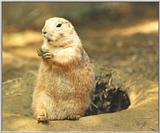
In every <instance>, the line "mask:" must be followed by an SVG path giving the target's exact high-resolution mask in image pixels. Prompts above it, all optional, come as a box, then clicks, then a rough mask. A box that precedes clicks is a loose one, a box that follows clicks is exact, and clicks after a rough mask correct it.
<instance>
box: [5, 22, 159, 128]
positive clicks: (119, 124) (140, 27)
mask: <svg viewBox="0 0 160 133" xmlns="http://www.w3.org/2000/svg"><path fill="white" fill-rule="evenodd" d="M146 27H147V28H146ZM78 32H79V35H80V37H81V39H82V42H83V44H84V48H85V49H86V51H87V52H88V54H89V56H90V57H91V58H92V60H93V62H94V64H95V71H96V74H98V73H100V72H102V73H104V72H105V71H113V73H114V74H113V78H114V79H115V81H116V82H117V83H118V84H123V85H125V86H127V87H126V88H127V89H126V90H125V91H126V92H127V93H128V95H129V98H130V100H131V106H130V107H129V108H128V109H126V110H122V111H119V112H115V113H105V114H100V115H94V116H87V117H83V118H81V119H80V120H78V121H67V120H65V121H51V122H49V124H47V125H43V124H38V123H37V121H36V120H35V119H33V118H32V112H31V101H32V92H33V88H34V84H35V80H36V75H37V70H38V66H39V63H40V59H39V58H38V56H37V54H36V49H37V48H38V47H40V45H41V43H42V41H41V35H40V33H37V32H32V31H27V32H24V33H19V34H4V36H3V99H2V100H3V105H2V107H3V119H2V120H3V121H2V127H3V130H5V131H59V130H60V131H64V130H67V131H73V130H74V131H97V130H101V131H111V130H112V131H132V130H133V131H135V130H137V131H142V130H143V131H144V130H151V131H153V130H154V131H155V130H158V22H157V21H151V22H145V23H141V24H134V25H132V26H130V27H129V26H128V27H123V28H113V29H112V30H107V29H106V30H105V29H104V28H103V29H101V30H95V29H92V30H91V29H81V30H80V31H78ZM97 32H98V34H97ZM27 36H30V37H27ZM23 38H25V43H24V42H23V43H20V44H23V45H19V44H18V43H15V42H16V41H17V42H20V41H21V40H22V41H23ZM31 38H32V39H31Z"/></svg>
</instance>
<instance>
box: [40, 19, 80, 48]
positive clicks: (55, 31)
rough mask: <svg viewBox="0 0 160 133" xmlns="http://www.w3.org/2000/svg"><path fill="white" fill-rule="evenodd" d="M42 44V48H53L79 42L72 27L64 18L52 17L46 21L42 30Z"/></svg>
mask: <svg viewBox="0 0 160 133" xmlns="http://www.w3.org/2000/svg"><path fill="white" fill-rule="evenodd" d="M42 34H43V37H44V44H43V46H42V47H47V48H55V47H66V45H69V44H72V43H73V42H75V41H76V39H77V41H79V37H78V35H77V33H76V32H75V30H74V27H73V25H72V24H71V23H70V22H69V21H68V20H66V19H64V18H58V17H53V18H50V19H48V20H46V22H45V25H44V27H43V29H42Z"/></svg>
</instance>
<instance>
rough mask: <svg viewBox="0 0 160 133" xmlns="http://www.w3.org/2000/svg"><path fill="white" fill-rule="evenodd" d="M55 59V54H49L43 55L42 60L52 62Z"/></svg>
mask: <svg viewBox="0 0 160 133" xmlns="http://www.w3.org/2000/svg"><path fill="white" fill-rule="evenodd" d="M53 57H54V55H53V53H49V52H47V53H45V54H43V55H42V58H43V59H45V60H48V61H51V60H52V59H53Z"/></svg>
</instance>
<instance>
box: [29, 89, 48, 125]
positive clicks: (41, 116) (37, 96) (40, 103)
mask: <svg viewBox="0 0 160 133" xmlns="http://www.w3.org/2000/svg"><path fill="white" fill-rule="evenodd" d="M48 99H49V96H47V95H46V94H45V92H41V93H36V92H35V93H34V95H33V102H32V108H33V113H34V116H35V118H36V119H37V122H38V123H39V122H42V123H47V122H48V112H47V108H46V107H47V104H48Z"/></svg>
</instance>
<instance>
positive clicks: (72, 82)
mask: <svg viewBox="0 0 160 133" xmlns="http://www.w3.org/2000/svg"><path fill="white" fill-rule="evenodd" d="M42 34H43V44H42V47H41V48H40V50H39V51H38V54H39V55H40V56H42V61H41V64H40V68H39V73H38V78H37V83H36V86H35V88H34V92H33V102H32V108H33V112H34V116H35V118H36V119H37V120H38V122H44V121H48V120H62V119H79V117H80V116H83V115H84V113H85V111H86V109H87V108H88V106H89V104H90V102H91V99H90V95H91V94H92V92H93V91H94V81H95V75H94V72H93V68H92V65H91V63H90V59H89V57H88V55H87V53H86V52H85V50H84V49H83V47H82V43H81V41H80V39H79V37H78V35H77V33H76V31H75V29H74V27H73V25H72V24H71V23H70V22H69V21H68V20H66V19H64V18H58V17H53V18H50V19H48V20H47V21H46V22H45V25H44V27H43V29H42Z"/></svg>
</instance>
